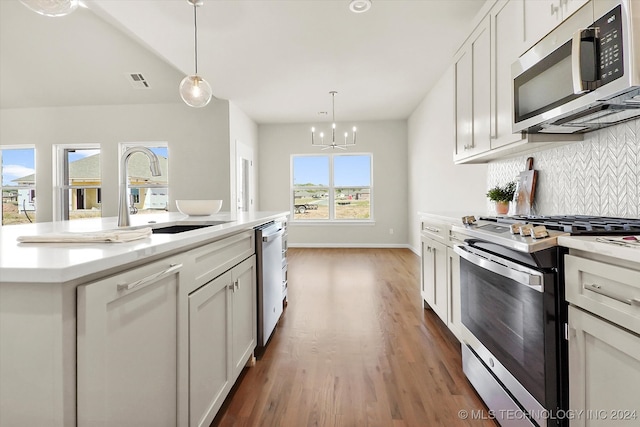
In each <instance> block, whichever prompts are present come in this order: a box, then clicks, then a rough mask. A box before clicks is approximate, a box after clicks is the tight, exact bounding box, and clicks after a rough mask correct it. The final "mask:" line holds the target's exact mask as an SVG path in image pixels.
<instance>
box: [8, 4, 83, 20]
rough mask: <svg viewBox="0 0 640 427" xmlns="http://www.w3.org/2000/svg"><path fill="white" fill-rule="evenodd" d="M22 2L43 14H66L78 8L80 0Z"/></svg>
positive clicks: (54, 15) (55, 15)
mask: <svg viewBox="0 0 640 427" xmlns="http://www.w3.org/2000/svg"><path fill="white" fill-rule="evenodd" d="M20 3H22V4H23V5H25V6H26V7H28V8H29V9H31V10H32V11H34V12H36V13H39V14H40V15H43V16H51V17H58V16H65V15H68V14H70V13H71V12H73V11H74V10H76V9H77V8H78V6H79V3H80V2H79V0H20Z"/></svg>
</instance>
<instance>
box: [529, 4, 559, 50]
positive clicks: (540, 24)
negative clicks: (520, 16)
mask: <svg viewBox="0 0 640 427" xmlns="http://www.w3.org/2000/svg"><path fill="white" fill-rule="evenodd" d="M560 1H561V0H524V29H525V40H526V46H525V48H526V49H529V48H530V47H531V46H533V45H534V44H536V43H538V41H540V39H542V38H543V37H544V36H546V35H547V34H548V33H549V32H550V31H551V30H553V29H554V28H555V27H556V26H557V25H558V24H560V22H562V9H561V7H560Z"/></svg>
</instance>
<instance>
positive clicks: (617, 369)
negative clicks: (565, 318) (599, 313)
mask: <svg viewBox="0 0 640 427" xmlns="http://www.w3.org/2000/svg"><path fill="white" fill-rule="evenodd" d="M569 328H570V335H569V399H570V402H569V407H570V408H571V410H572V411H574V413H576V414H578V413H582V414H583V415H582V416H581V417H576V418H575V419H573V420H571V426H572V427H575V426H586V425H589V426H592V427H595V426H602V427H604V426H611V425H616V426H637V425H639V424H640V404H639V403H638V402H639V400H638V387H639V386H638V384H640V337H638V336H637V335H634V334H632V333H630V332H627V331H626V330H625V329H621V328H618V327H617V326H615V325H613V324H611V323H608V322H605V321H603V320H600V318H598V317H595V316H592V315H590V314H589V313H587V312H584V311H582V310H579V309H577V308H575V307H573V306H570V307H569Z"/></svg>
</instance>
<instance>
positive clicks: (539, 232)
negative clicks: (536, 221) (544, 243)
mask: <svg viewBox="0 0 640 427" xmlns="http://www.w3.org/2000/svg"><path fill="white" fill-rule="evenodd" d="M531 237H533V238H534V239H544V238H545V237H549V232H548V231H547V227H545V226H544V225H537V226H535V227H533V230H531Z"/></svg>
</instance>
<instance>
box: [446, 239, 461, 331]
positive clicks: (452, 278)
mask: <svg viewBox="0 0 640 427" xmlns="http://www.w3.org/2000/svg"><path fill="white" fill-rule="evenodd" d="M447 289H448V291H449V301H448V307H447V326H449V329H451V332H453V334H454V335H455V336H456V337H458V339H460V337H461V336H462V317H461V311H460V310H461V307H460V304H461V298H460V255H458V254H457V253H455V251H454V250H453V249H452V248H447Z"/></svg>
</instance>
